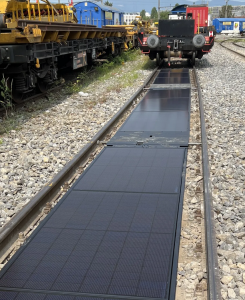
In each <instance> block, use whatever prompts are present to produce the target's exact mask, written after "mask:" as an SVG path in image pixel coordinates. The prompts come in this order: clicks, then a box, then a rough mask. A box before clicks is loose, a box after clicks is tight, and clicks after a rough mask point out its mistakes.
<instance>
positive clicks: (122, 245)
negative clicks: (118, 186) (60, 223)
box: [0, 192, 178, 297]
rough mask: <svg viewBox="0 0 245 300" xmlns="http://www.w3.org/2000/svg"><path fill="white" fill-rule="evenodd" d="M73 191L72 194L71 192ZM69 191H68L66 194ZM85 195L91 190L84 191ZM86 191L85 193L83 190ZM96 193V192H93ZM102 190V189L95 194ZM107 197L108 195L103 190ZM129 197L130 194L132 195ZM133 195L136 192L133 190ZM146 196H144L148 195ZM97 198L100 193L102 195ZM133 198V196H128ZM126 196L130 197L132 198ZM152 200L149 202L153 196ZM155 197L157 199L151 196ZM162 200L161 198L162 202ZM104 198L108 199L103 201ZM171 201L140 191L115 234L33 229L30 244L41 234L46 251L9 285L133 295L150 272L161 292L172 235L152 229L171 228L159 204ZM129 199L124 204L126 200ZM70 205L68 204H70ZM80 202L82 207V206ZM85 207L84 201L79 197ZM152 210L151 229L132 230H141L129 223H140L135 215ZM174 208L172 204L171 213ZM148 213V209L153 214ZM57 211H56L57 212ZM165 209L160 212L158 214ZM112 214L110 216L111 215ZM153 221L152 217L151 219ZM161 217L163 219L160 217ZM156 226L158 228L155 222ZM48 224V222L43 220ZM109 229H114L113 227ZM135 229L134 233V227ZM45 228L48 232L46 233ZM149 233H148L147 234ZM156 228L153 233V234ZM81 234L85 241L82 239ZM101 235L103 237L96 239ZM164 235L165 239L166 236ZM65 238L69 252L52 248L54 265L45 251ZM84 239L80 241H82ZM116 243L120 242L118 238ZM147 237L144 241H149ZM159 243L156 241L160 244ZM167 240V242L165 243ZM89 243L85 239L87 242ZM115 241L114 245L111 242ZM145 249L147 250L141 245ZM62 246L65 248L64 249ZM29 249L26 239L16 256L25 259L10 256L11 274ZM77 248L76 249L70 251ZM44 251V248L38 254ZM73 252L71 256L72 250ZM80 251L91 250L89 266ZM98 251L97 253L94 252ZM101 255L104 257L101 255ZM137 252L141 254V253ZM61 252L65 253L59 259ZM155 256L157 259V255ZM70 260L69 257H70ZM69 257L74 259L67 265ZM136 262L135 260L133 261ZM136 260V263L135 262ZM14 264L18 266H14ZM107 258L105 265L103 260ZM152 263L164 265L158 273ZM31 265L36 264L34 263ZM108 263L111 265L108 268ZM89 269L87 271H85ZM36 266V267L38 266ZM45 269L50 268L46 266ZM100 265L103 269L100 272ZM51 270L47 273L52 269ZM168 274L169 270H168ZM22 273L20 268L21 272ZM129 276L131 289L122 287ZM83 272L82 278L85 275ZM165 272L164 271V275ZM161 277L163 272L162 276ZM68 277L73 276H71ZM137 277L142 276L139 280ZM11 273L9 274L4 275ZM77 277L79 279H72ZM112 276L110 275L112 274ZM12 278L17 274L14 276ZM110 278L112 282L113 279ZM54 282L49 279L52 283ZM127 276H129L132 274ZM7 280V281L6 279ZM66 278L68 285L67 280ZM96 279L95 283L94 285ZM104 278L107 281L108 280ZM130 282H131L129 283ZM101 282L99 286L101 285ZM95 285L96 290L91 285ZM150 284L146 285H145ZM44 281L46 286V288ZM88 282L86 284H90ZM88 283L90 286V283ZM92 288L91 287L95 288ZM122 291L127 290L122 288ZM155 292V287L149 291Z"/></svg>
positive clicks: (57, 245)
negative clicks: (130, 213) (125, 222)
mask: <svg viewBox="0 0 245 300" xmlns="http://www.w3.org/2000/svg"><path fill="white" fill-rule="evenodd" d="M72 193H73V192H72ZM72 193H70V194H72ZM90 193H91V192H90ZM84 194H86V192H84ZM94 194H96V193H94ZM101 194H105V193H101ZM107 194H109V195H111V194H112V193H107ZM132 196H133V197H135V194H133V195H132ZM137 196H139V195H138V194H137ZM149 197H150V198H149ZM102 199H103V197H102ZM132 199H133V198H132ZM132 199H131V201H132ZM154 199H155V200H154ZM157 199H158V200H157ZM164 199H165V200H164ZM109 200H110V199H109ZM173 200H174V201H175V207H176V206H177V205H178V196H177V195H176V196H174V195H145V194H142V195H141V197H140V198H139V197H138V200H135V201H136V202H137V201H138V209H137V210H136V211H135V212H134V218H133V220H132V221H131V226H130V231H129V232H116V231H107V232H102V231H88V230H85V231H81V230H76V231H74V229H71V230H67V229H62V230H60V229H57V228H55V229H54V228H50V227H44V228H42V229H40V230H39V231H38V233H37V234H36V235H35V236H34V238H33V239H32V240H33V241H34V242H37V243H39V242H40V240H43V239H44V235H45V237H46V238H47V240H49V241H51V243H52V244H51V247H50V248H49V250H48V252H46V255H44V257H42V258H41V257H39V258H36V261H37V262H38V265H37V267H36V268H35V269H34V270H27V273H28V274H29V275H30V277H29V278H28V280H24V282H23V283H21V284H18V282H14V285H13V286H14V287H23V288H26V289H35V290H36V289H40V290H41V289H47V290H48V289H51V290H54V291H56V290H60V291H62V290H64V291H70V292H83V293H89V292H90V293H95V292H98V293H106V292H107V293H110V292H109V290H108V289H111V290H113V291H115V293H117V291H118V292H119V291H123V290H125V293H127V291H128V293H129V294H130V293H131V294H132V296H133V295H135V296H136V295H138V294H141V293H143V292H142V289H143V288H142V285H143V283H145V284H147V282H148V281H151V280H152V279H150V278H151V277H152V276H154V274H156V275H158V276H159V279H161V281H162V283H163V284H162V287H163V288H162V290H161V293H165V284H164V282H166V278H167V277H166V269H168V270H169V268H170V261H171V259H169V258H166V259H164V257H163V253H165V255H166V253H169V256H170V255H171V248H172V246H171V244H172V243H173V235H172V234H167V235H166V234H163V233H157V232H166V225H167V224H168V223H169V222H170V223H172V225H171V226H173V229H172V230H174V224H173V223H174V221H175V220H174V217H173V214H171V211H168V213H169V214H171V219H168V218H167V213H166V209H167V208H166V206H165V205H164V204H162V201H163V202H167V203H168V202H169V205H170V204H171V203H172V204H173ZM131 201H129V202H131ZM65 202H67V203H69V202H70V199H69V198H67V199H66V201H64V202H63V203H65ZM121 202H122V204H124V203H123V202H124V200H123V199H121ZM71 205H72V203H71ZM82 206H83V205H82ZM85 206H86V201H85ZM151 206H152V209H154V211H155V213H154V216H153V215H152V218H151V220H150V221H151V222H152V228H148V232H143V233H141V232H138V231H137V230H146V228H145V227H143V228H142V227H141V226H139V227H137V226H136V227H135V225H137V224H139V225H140V223H138V222H142V219H141V218H140V219H139V216H140V215H142V216H143V220H144V215H145V216H146V219H145V220H146V221H147V219H148V217H149V216H148V215H147V210H148V211H150V210H151ZM61 207H62V204H60V205H59V209H57V210H56V211H55V212H54V213H53V216H52V218H49V220H52V219H53V217H54V216H55V214H56V213H59V210H60V208H61ZM176 210H177V207H176V208H175V213H174V214H176ZM154 211H152V212H154ZM158 212H159V214H160V215H159V217H160V216H161V220H160V219H158V214H157V213H158ZM61 213H62V211H61ZM164 213H165V214H164ZM115 217H116V215H115ZM124 218H125V219H127V216H124ZM152 220H153V221H152ZM162 220H164V221H162ZM161 225H162V226H161ZM46 226H50V225H48V222H47V224H46ZM113 229H114V228H113ZM135 230H136V231H135ZM49 232H50V236H49ZM151 232H152V233H151ZM154 232H156V233H154ZM55 236H56V240H55V241H53V239H54V237H55ZM78 236H81V238H80V239H79V240H77V237H78ZM83 238H85V240H84V239H83ZM102 238H103V239H102ZM166 238H167V240H166ZM68 241H69V243H70V242H71V241H74V245H75V243H76V245H75V246H74V245H73V250H72V251H73V252H72V253H71V252H70V249H66V250H65V251H66V255H65V252H64V253H62V254H60V253H59V252H57V254H56V256H57V257H58V256H61V257H62V258H61V259H60V260H58V261H60V263H59V264H56V262H54V261H53V257H52V256H50V255H49V251H50V250H51V249H52V248H53V249H54V250H55V249H57V250H60V247H61V246H60V245H61V244H63V245H66V244H68ZM85 241H86V242H85ZM95 241H98V242H100V245H99V248H98V245H97V244H98V243H96V242H95ZM120 241H121V242H120ZM149 241H150V242H149ZM161 241H162V242H161ZM167 241H169V242H168V243H167ZM90 242H91V243H90ZM79 245H80V246H81V247H83V246H85V248H84V249H80V246H79ZM114 245H115V246H114ZM166 246H167V248H166ZM146 247H147V248H146ZM65 248H66V247H65ZM32 249H33V250H34V249H35V245H33V244H32V243H28V245H27V246H26V247H25V248H24V250H23V251H21V254H20V255H19V257H23V258H25V260H23V262H22V263H21V260H16V261H15V262H16V264H15V263H13V264H12V265H11V267H10V268H9V270H8V271H7V273H6V274H8V272H14V271H16V270H22V264H23V263H24V261H27V260H28V257H29V255H31V252H32V251H31V250H32ZM77 250H78V251H79V252H76V251H77ZM109 250H111V253H114V254H115V253H118V256H117V257H116V258H114V257H110V256H107V255H108V253H110V251H109ZM45 251H47V250H46V249H45V250H44V252H45ZM83 251H85V252H83ZM74 253H75V256H76V255H78V253H79V258H80V259H81V264H80V263H79V259H78V257H76V258H75V257H73V254H74ZM76 253H77V254H76ZM83 253H84V255H85V257H87V255H88V254H90V253H92V255H91V257H90V258H91V259H92V260H90V262H89V264H87V261H86V260H85V263H84V260H83ZM97 254H98V256H97ZM103 254H104V255H103ZM141 254H142V255H141ZM151 255H154V259H152V257H151ZM64 256H66V258H65V259H63V258H64ZM158 257H159V258H158ZM73 259H74V260H73ZM144 259H145V261H144ZM73 261H74V263H73ZM135 261H137V263H135ZM139 261H141V263H139ZM19 262H20V264H19ZM109 262H110V263H109ZM156 264H158V267H159V266H162V267H163V266H164V265H165V270H164V273H162V272H163V270H162V269H159V270H158V269H157V268H156ZM166 264H168V267H166ZM35 265H36V264H35ZM110 266H111V267H110ZM88 267H89V269H88ZM40 268H41V269H40ZM43 268H46V271H47V272H48V276H45V275H43V274H46V272H45V273H44V269H43ZM48 268H50V269H48ZM76 268H77V270H80V271H81V270H84V272H81V273H75V274H74V275H72V270H74V269H76ZM104 268H105V269H106V271H104ZM52 270H53V271H52ZM168 272H169V271H168ZM24 273H25V272H24ZM123 273H124V278H125V283H123V280H122V279H121V287H120V289H118V290H117V289H116V281H117V279H118V276H120V275H121V278H122V274H123ZM131 273H133V274H135V275H134V278H135V279H134V280H135V281H134V282H135V283H136V281H137V286H136V285H135V286H134V287H131V283H130V284H129V285H130V286H128V285H127V280H128V278H129V274H131ZM85 274H86V276H85ZM147 274H148V280H147ZM164 274H165V275H164ZM19 275H20V278H22V279H23V278H27V277H28V276H24V277H23V273H22V274H19ZM163 275H164V276H163ZM71 276H74V277H73V279H72V278H71ZM141 276H142V280H141ZM7 277H8V276H6V277H4V279H8V278H7ZM10 277H11V276H10ZM77 277H79V278H80V279H78V278H77ZM98 277H99V278H102V281H103V282H101V281H98V280H99V279H98ZM114 277H115V278H114ZM17 278H18V276H17ZM82 278H84V281H83V284H82V286H81V279H82ZM86 278H87V281H88V282H90V284H86V281H85V280H86ZM106 278H108V284H109V285H108V284H107V285H105V282H106ZM113 278H114V279H115V280H114V279H113ZM12 280H13V277H11V282H12ZM54 280H55V283H54V284H53V282H54ZM76 280H78V283H76ZM132 280H133V278H132ZM93 281H94V284H92V285H91V282H93ZM9 282H10V281H9ZM9 282H8V283H6V282H5V283H6V286H8V287H9V286H10V285H9ZM71 282H72V283H71ZM99 282H100V283H101V284H99ZM109 282H110V283H109ZM132 282H133V281H132ZM5 283H4V280H2V279H1V280H0V284H1V285H3V286H4V285H5ZM102 283H104V284H102ZM95 284H96V288H95ZM124 284H125V289H123V288H122V287H123V285H124ZM149 284H150V283H149ZM50 285H51V286H52V287H50ZM90 286H91V288H90ZM92 286H93V287H92ZM79 287H80V288H79ZM95 290H96V291H95ZM126 290H127V291H126ZM144 293H148V297H153V296H151V295H152V292H151V290H150V289H149V290H147V288H144ZM154 293H156V291H155V292H154ZM158 293H160V289H158Z"/></svg>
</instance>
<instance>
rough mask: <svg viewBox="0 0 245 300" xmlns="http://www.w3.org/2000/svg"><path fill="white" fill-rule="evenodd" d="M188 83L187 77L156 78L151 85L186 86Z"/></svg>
mask: <svg viewBox="0 0 245 300" xmlns="http://www.w3.org/2000/svg"><path fill="white" fill-rule="evenodd" d="M187 83H190V78H189V77H184V78H183V77H157V78H156V79H155V80H154V82H153V84H187Z"/></svg>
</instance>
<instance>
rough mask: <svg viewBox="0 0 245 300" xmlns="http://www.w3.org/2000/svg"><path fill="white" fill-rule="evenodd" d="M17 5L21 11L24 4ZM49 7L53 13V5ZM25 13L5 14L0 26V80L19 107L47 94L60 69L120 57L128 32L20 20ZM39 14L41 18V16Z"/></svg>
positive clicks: (70, 23)
mask: <svg viewBox="0 0 245 300" xmlns="http://www.w3.org/2000/svg"><path fill="white" fill-rule="evenodd" d="M11 1H13V0H11ZM45 1H47V0H45ZM15 3H16V6H17V7H18V5H20V4H21V3H22V2H21V1H15ZM16 6H15V7H16ZM30 6H31V7H32V5H30ZM36 6H37V7H38V4H37V5H36ZM48 7H49V9H51V8H52V9H53V11H54V8H53V5H51V4H50V5H49V6H48ZM50 7H51V8H50ZM52 9H51V10H52ZM40 10H41V8H40ZM48 11H49V10H48ZM24 12H25V10H24V9H23V13H24ZM34 12H35V9H33V13H34ZM23 13H22V12H19V10H18V9H15V10H13V11H12V14H11V15H10V12H9V11H8V12H6V13H5V15H3V16H2V20H4V22H5V23H4V22H3V23H2V24H1V25H0V31H1V34H0V72H1V75H0V76H1V77H2V76H3V77H4V79H5V81H6V85H7V86H9V88H11V90H12V97H13V100H14V101H15V102H17V103H18V102H21V101H23V99H25V98H27V97H28V96H27V95H29V94H30V93H32V92H35V90H39V91H41V92H45V91H46V90H47V89H48V88H49V86H50V85H51V84H52V83H53V82H54V81H55V80H57V72H58V70H59V69H61V68H65V67H71V68H72V69H78V68H80V67H83V66H86V65H87V64H89V63H90V62H91V61H93V60H94V59H96V58H97V57H98V56H99V55H100V54H102V53H106V54H108V55H109V54H114V55H117V54H119V53H120V52H121V49H122V48H123V45H124V42H125V40H126V34H127V30H126V29H125V28H121V27H113V28H106V27H105V26H103V27H102V28H98V27H96V26H93V25H82V24H77V23H76V22H72V21H69V22H58V21H57V20H55V22H49V21H45V20H46V19H47V17H48V16H46V15H45V17H44V18H42V17H41V20H39V19H38V18H36V19H34V16H33V14H32V15H31V14H29V15H27V17H25V18H24V19H18V18H17V17H18V16H19V15H20V16H22V15H23ZM29 13H30V10H29ZM49 13H50V12H49ZM36 14H37V15H38V16H39V12H36ZM51 15H52V14H51ZM51 15H49V17H50V16H51ZM13 16H14V18H15V20H14V21H13V19H12V18H13ZM10 24H12V25H10ZM13 24H14V25H13Z"/></svg>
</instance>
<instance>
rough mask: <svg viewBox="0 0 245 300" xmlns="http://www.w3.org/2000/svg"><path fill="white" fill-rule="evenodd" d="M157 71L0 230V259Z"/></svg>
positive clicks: (151, 75) (154, 71)
mask: <svg viewBox="0 0 245 300" xmlns="http://www.w3.org/2000/svg"><path fill="white" fill-rule="evenodd" d="M157 70H158V67H157V68H155V69H154V70H153V72H152V73H151V74H150V75H149V76H148V77H147V79H146V80H145V81H144V83H143V85H142V86H141V87H140V88H139V89H138V90H137V91H136V93H135V94H134V95H133V96H132V97H131V98H130V99H129V100H128V101H127V102H126V103H125V104H124V106H123V107H122V108H121V109H120V110H119V111H118V112H117V113H116V114H115V115H114V117H113V118H112V119H111V120H110V121H109V122H107V124H106V125H105V126H104V127H102V129H101V130H100V131H99V132H98V133H97V134H96V135H95V136H94V137H93V138H92V140H91V141H90V142H89V143H88V144H87V145H86V146H84V147H83V148H82V149H81V151H80V152H79V153H78V154H77V155H76V156H75V157H74V158H73V159H72V160H71V161H70V162H68V163H67V165H66V166H65V167H64V168H63V169H62V170H61V171H60V172H59V173H58V174H57V175H55V177H54V178H53V179H52V180H51V181H50V182H49V183H47V184H46V186H45V187H44V188H43V189H42V190H41V191H40V192H38V193H37V194H36V195H35V196H34V197H33V198H32V199H31V201H30V202H29V203H28V204H27V205H26V206H25V207H24V208H23V209H22V210H21V211H19V212H18V213H17V214H16V215H15V216H14V217H13V218H12V219H11V220H10V221H9V222H8V223H7V224H6V225H5V226H4V227H3V228H2V229H1V230H0V257H1V256H2V255H3V254H4V253H5V252H6V251H7V249H8V248H9V247H10V246H11V245H12V244H13V243H14V242H15V241H16V240H17V238H18V234H19V232H23V231H24V230H25V229H26V228H27V227H28V226H29V224H31V223H32V221H33V220H34V219H35V218H36V217H37V216H38V215H39V213H40V211H41V209H42V208H43V207H44V206H45V205H46V203H47V202H50V199H52V198H53V197H55V196H56V195H57V194H58V192H59V191H60V188H61V187H62V186H63V185H64V183H65V182H67V181H68V180H69V179H70V178H71V177H72V176H73V175H74V174H75V172H76V170H77V169H78V167H79V166H80V165H82V164H83V163H84V162H85V161H86V160H87V159H88V157H89V155H90V154H91V152H93V151H94V150H95V149H96V147H97V141H98V140H103V139H104V138H105V136H106V135H107V134H108V133H109V132H110V130H111V129H112V128H113V126H114V125H115V124H116V122H117V121H118V120H119V119H120V118H121V117H122V115H123V114H124V113H125V112H126V111H127V109H128V108H129V107H130V106H131V104H132V103H133V101H134V100H135V99H136V98H137V97H139V95H140V94H141V93H142V92H143V91H144V88H145V87H146V86H147V85H148V84H149V83H150V81H151V80H152V78H153V77H154V75H155V74H156V72H157Z"/></svg>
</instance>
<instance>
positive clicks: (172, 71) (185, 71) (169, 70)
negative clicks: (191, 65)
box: [159, 68, 189, 76]
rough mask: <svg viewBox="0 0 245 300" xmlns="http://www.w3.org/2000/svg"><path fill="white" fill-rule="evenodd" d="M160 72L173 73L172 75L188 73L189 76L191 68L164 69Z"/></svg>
mask: <svg viewBox="0 0 245 300" xmlns="http://www.w3.org/2000/svg"><path fill="white" fill-rule="evenodd" d="M159 74H171V76H175V75H178V74H186V75H188V76H189V69H183V68H182V69H162V70H161V71H160V72H159Z"/></svg>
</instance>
